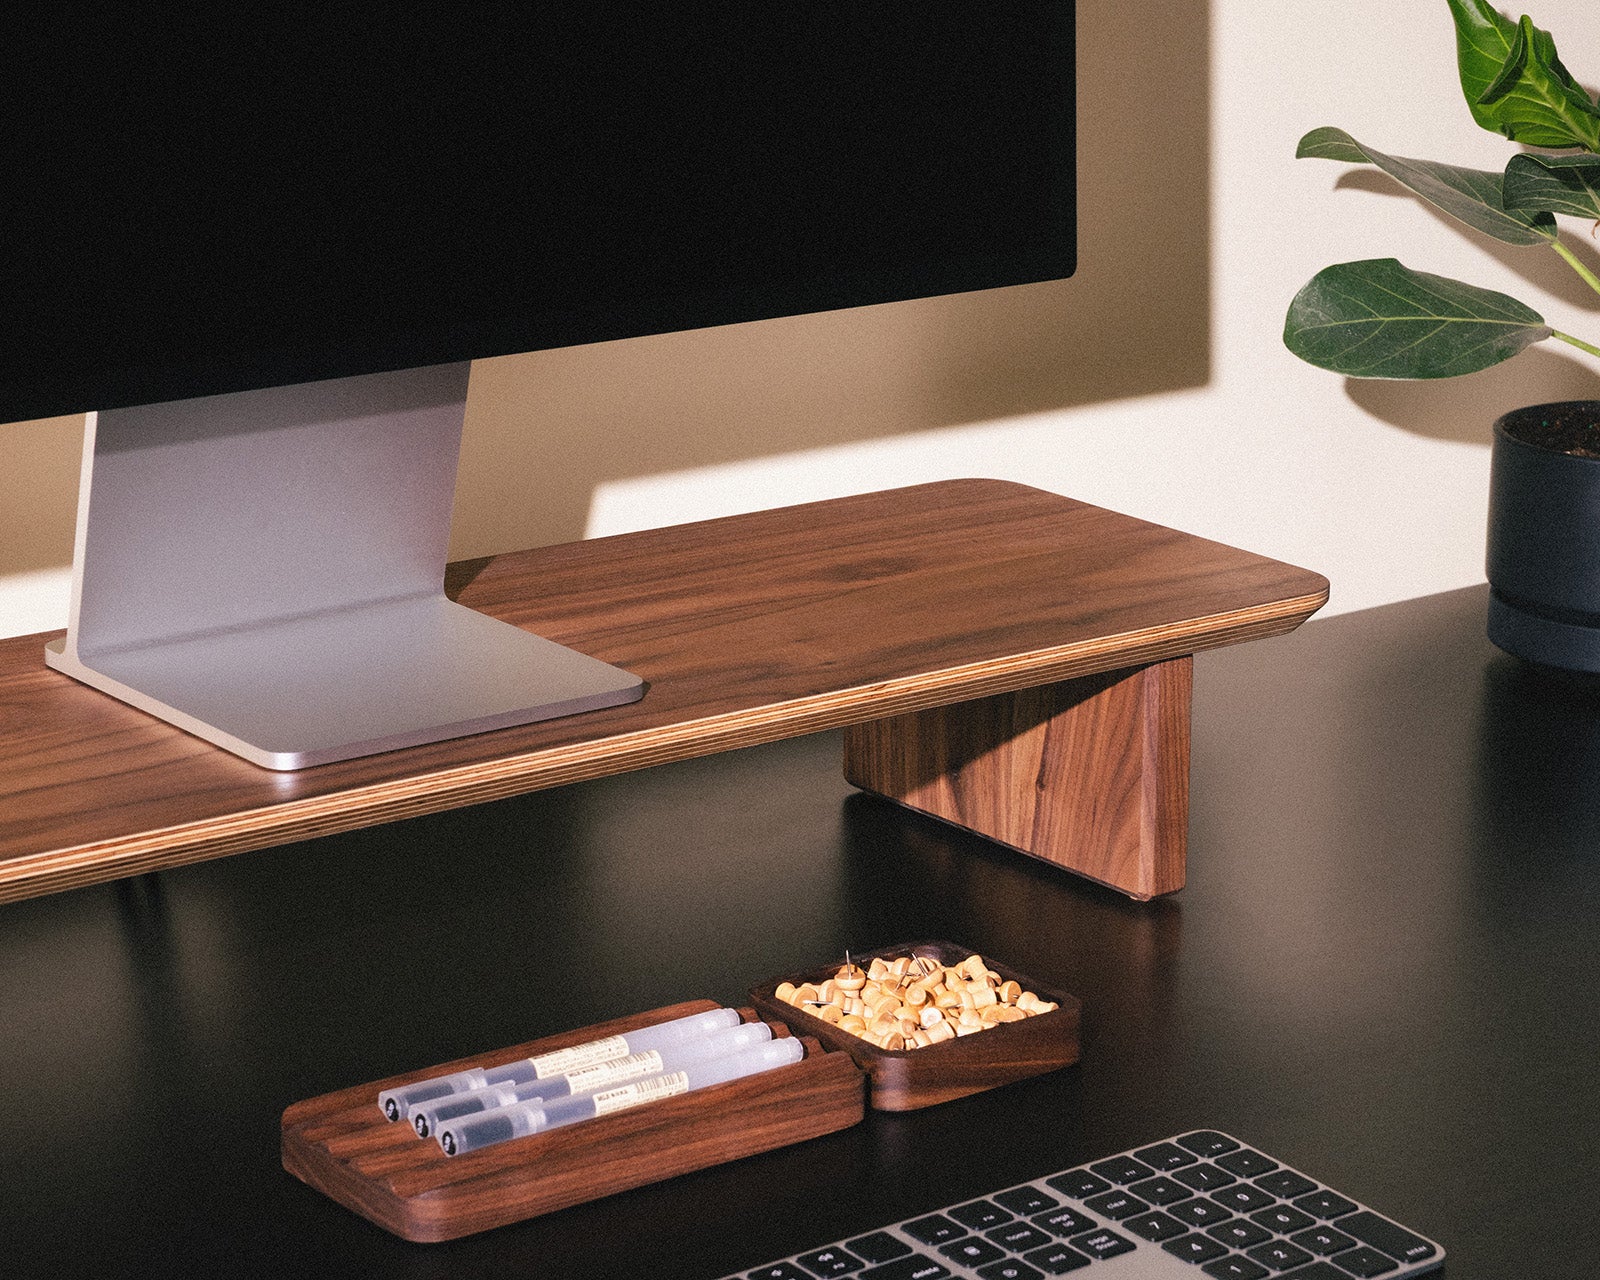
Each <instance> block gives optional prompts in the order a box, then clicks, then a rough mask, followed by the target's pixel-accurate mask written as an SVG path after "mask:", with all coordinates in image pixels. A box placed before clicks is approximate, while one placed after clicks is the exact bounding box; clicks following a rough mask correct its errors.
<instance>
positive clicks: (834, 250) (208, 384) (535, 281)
mask: <svg viewBox="0 0 1600 1280" xmlns="http://www.w3.org/2000/svg"><path fill="white" fill-rule="evenodd" d="M551 7H553V6H505V7H503V8H501V7H498V6H473V5H467V6H457V7H454V8H452V9H451V10H449V11H448V12H447V14H446V15H445V16H439V17H435V18H433V19H430V20H428V21H426V22H422V21H419V19H418V18H417V17H416V15H415V14H414V13H413V12H411V11H410V8H409V7H401V8H399V9H396V10H393V11H386V10H373V9H370V8H366V9H357V10H354V11H346V10H344V9H341V8H340V7H338V6H326V7H322V8H321V9H319V10H311V9H307V10H305V11H304V12H302V13H301V14H299V15H298V16H297V17H296V18H295V20H294V22H293V24H292V25H291V24H290V22H289V21H288V20H287V19H286V18H285V17H284V16H283V11H282V9H281V8H280V7H278V6H268V7H267V8H266V9H265V10H263V11H262V12H263V14H268V15H270V16H263V17H261V18H259V19H258V20H255V21H252V20H251V19H249V18H245V19H239V18H237V17H230V18H229V19H228V21H227V24H226V28H225V29H223V28H213V27H211V26H208V25H207V24H206V23H205V22H196V21H193V20H190V21H186V22H180V20H178V19H177V18H165V17H163V16H161V15H162V14H163V12H164V11H163V10H160V9H159V8H157V9H153V10H148V11H147V15H148V16H147V22H148V25H146V26H143V27H140V28H139V29H137V30H130V29H124V28H119V29H116V30H111V29H107V28H103V27H102V28H86V29H84V30H81V31H75V32H70V33H69V32H67V31H66V30H64V29H54V30H51V31H49V32H46V33H45V34H41V35H40V36H38V37H37V39H38V41H39V42H40V43H39V44H38V45H37V46H36V45H34V44H32V43H30V42H28V41H19V42H17V43H14V44H13V47H12V49H11V50H10V52H9V54H7V55H6V58H7V60H8V61H14V62H15V64H16V65H17V66H18V67H21V66H26V67H27V68H28V69H29V70H28V74H29V77H30V80H29V83H30V85H31V84H34V83H37V84H38V88H37V90H36V91H34V92H32V93H31V95H30V96H31V97H32V102H31V104H30V108H29V110H28V111H27V112H25V113H23V114H22V115H20V116H19V117H18V118H17V119H16V120H15V121H13V124H14V125H15V134H14V139H13V141H14V143H16V142H20V146H14V148H13V150H12V154H13V155H15V156H16V157H17V160H16V163H15V165H14V166H13V168H12V171H11V172H10V173H9V174H8V175H7V177H6V183H7V185H8V186H9V187H10V189H11V193H12V199H11V200H10V201H9V202H8V204H9V207H10V212H9V214H8V215H7V216H8V220H9V222H10V224H11V225H10V226H9V227H8V229H7V241H8V243H7V250H6V254H7V258H8V262H7V265H6V268H5V270H4V272H0V281H3V284H0V302H3V307H4V313H5V315H6V318H7V328H8V329H9V330H10V331H11V332H10V334H9V336H8V338H7V341H6V351H5V354H4V358H3V364H0V421H10V420H15V419H19V418H28V417H41V416H45V415H48V414H55V413H69V412H79V411H83V410H89V409H104V408H113V407H119V406H123V405H131V404H141V403H148V402H152V401H160V400H168V399H178V398H186V397H189V396H195V395H205V394H212V393H216V392H222V391H234V390H243V389H247V388H252V387H260V386H272V385H280V384H284V383H290V382H300V381H308V380H311V379H316V378H325V377H335V376H344V375H347V374H354V373H366V372H376V371H379V370H385V369H397V368H405V367H410V366H415V365H422V364H431V363H437V362H442V361H446V360H459V359H465V358H472V357H479V356H490V355H500V354H508V353H511V352H518V351H529V350H535V349H539V348H545V347H556V346H567V345H572V344H576V343H584V342H594V341H599V340H604V339H612V338H621V337H629V336H634V335H639V334H646V333H655V332H664V331H669V330H677V329H686V328H697V327H701V326H705V325H712V324H725V323H732V322H736V321H746V320H755V319H762V318H767V317H771V316H777V315H787V314H794V313H799V312H807V311H818V310H826V309H832V308H836V307H846V306H856V305H861V304H866V303H875V302H885V301H893V300H897V299H902V298H909V297H920V296H929V295H934V294H941V293H952V292H959V291H965V290H970V289H978V288H987V287H992V286H997V285H1007V284H1020V283H1026V282H1031V281H1036V280H1044V279H1056V278H1060V277H1063V276H1066V275H1070V274H1071V272H1072V269H1073V265H1074V254H1075V244H1074V189H1073V166H1072V159H1073V145H1072V143H1073V29H1072V5H1071V3H1070V2H1064V0H1035V2H1033V3H991V4H982V5H973V4H949V5H945V4H916V5H903V6H902V5H875V4H840V5H834V4H813V3H798V4H782V5H780V4H766V3H745V4H738V5H721V4H716V5H667V6H653V7H650V8H647V9H636V8H632V7H629V8H626V9H624V8H621V7H618V6H606V5H599V6H596V5H575V6H564V7H563V12H562V13H561V14H560V16H558V17H555V18H552V17H551V16H550V14H549V13H548V12H546V10H547V8H551ZM355 15H359V16H355ZM573 15H576V16H573Z"/></svg>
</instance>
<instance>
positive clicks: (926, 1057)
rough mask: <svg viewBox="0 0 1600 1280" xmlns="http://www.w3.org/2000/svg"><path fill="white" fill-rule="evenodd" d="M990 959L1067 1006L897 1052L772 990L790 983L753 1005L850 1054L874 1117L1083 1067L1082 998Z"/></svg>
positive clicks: (826, 968) (953, 955) (925, 946)
mask: <svg viewBox="0 0 1600 1280" xmlns="http://www.w3.org/2000/svg"><path fill="white" fill-rule="evenodd" d="M971 954H972V948H971V947H964V946H961V945H960V944H958V943H954V942H945V941H930V942H902V943H897V944H896V945H894V946H892V947H880V948H879V949H878V950H876V951H871V952H868V953H866V954H865V955H860V956H852V957H851V959H852V960H853V961H855V962H857V963H860V964H863V965H864V964H867V963H870V962H871V960H872V959H873V958H874V957H875V956H882V957H884V958H885V959H893V958H894V957H896V956H904V955H927V956H932V957H933V958H934V959H935V960H937V961H938V962H939V963H940V964H946V965H954V964H959V963H960V962H961V961H962V960H965V959H966V958H967V957H968V956H970V955H971ZM984 961H985V963H986V964H988V966H989V968H991V969H993V970H994V971H995V972H996V973H998V974H999V975H1000V976H1001V977H1002V978H1005V979H1008V980H1010V981H1013V982H1016V983H1019V984H1020V985H1021V986H1022V988H1023V989H1024V990H1025V991H1032V992H1033V993H1034V994H1035V995H1037V996H1039V997H1040V998H1041V999H1044V1000H1054V1001H1055V1002H1056V1004H1058V1005H1059V1006H1060V1008H1058V1009H1054V1010H1052V1011H1051V1012H1049V1013H1041V1014H1036V1015H1035V1016H1033V1017H1031V1018H1025V1019H1023V1020H1022V1021H1021V1022H1007V1023H1001V1024H1000V1025H998V1026H994V1027H990V1028H989V1029H988V1030H987V1031H980V1032H978V1033H977V1034H976V1035H970V1036H961V1037H959V1038H958V1039H955V1040H946V1041H944V1042H943V1043H942V1044H933V1045H928V1046H926V1047H924V1048H920V1049H900V1050H892V1049H880V1048H879V1047H878V1046H877V1045H875V1044H871V1043H870V1042H868V1041H866V1040H863V1039H862V1038H861V1037H860V1036H855V1035H851V1034H850V1033H849V1032H848V1031H841V1030H839V1028H838V1027H836V1026H833V1025H831V1024H829V1023H827V1022H824V1021H823V1020H822V1019H821V1018H817V1017H813V1016H812V1015H811V1014H810V1013H807V1012H806V1011H805V1010H804V1009H801V1008H797V1007H796V1006H794V1005H792V1004H787V1003H785V1002H784V1001H782V1000H779V999H778V998H777V996H775V995H774V994H773V992H774V991H775V990H776V989H777V986H778V984H779V983H780V982H782V981H784V978H773V979H772V980H771V981H769V982H764V983H762V984H761V985H760V986H759V987H756V988H755V989H753V990H752V991H751V992H750V1000H751V1002H752V1003H753V1004H754V1005H755V1007H756V1008H757V1010H759V1011H760V1013H761V1016H762V1017H764V1018H765V1019H766V1020H767V1021H768V1022H786V1023H788V1024H789V1026H790V1027H791V1028H793V1030H794V1033H795V1034H796V1035H799V1036H808V1037H814V1038H816V1039H817V1040H819V1041H821V1042H822V1043H823V1044H824V1045H826V1046H827V1047H828V1048H829V1049H833V1050H836V1051H838V1052H839V1053H844V1054H848V1055H850V1057H851V1058H852V1059H854V1061H855V1063H856V1065H857V1066H859V1067H860V1068H861V1069H862V1070H863V1071H865V1072H866V1073H867V1103H868V1105H869V1106H871V1107H872V1108H873V1109H874V1110H875V1111H915V1110H918V1109H920V1108H922V1107H931V1106H934V1105H935V1104H937V1103H940V1102H949V1101H951V1100H952V1099H954V1098H965V1097H967V1096H968V1095H970V1094H974V1093H982V1092H983V1091H984V1090H986V1089H993V1088H996V1087H998V1086H999V1085H1003V1084H1010V1083H1011V1082H1012V1081H1014V1080H1026V1079H1027V1078H1028V1077H1029V1076H1037V1075H1042V1074H1044V1073H1045V1072H1046V1071H1054V1070H1056V1069H1057V1068H1059V1067H1065V1066H1069V1065H1071V1064H1072V1063H1074V1062H1076V1061H1077V1060H1078V1054H1079V1043H1078V1037H1079V1028H1080V1025H1081V1022H1082V1013H1083V1005H1082V1003H1081V1002H1080V1001H1079V1000H1078V998H1077V997H1076V996H1073V995H1069V994H1067V993H1066V992H1064V991H1057V990H1056V989H1054V988H1052V987H1047V986H1044V985H1043V984H1041V983H1039V982H1037V981H1035V980H1034V979H1032V978H1030V977H1028V976H1027V975H1026V974H1023V973H1018V972H1017V971H1016V970H1015V969H1012V968H1009V967H1008V966H1006V965H1004V964H1001V963H1000V962H999V961H997V960H994V959H993V958H991V957H989V956H985V957H984ZM843 963H844V958H843V957H842V956H841V957H840V958H839V959H838V960H835V961H834V962H833V963H831V964H827V965H822V966H820V967H818V968H816V969H812V970H808V971H807V972H805V973H802V974H799V975H794V974H790V975H786V977H787V980H788V981H790V982H793V983H794V984H795V985H796V986H798V985H799V984H800V983H802V982H812V983H818V982H821V981H822V980H823V979H824V978H829V977H832V976H833V975H834V974H835V973H837V972H838V970H839V967H840V966H841V965H842V964H843Z"/></svg>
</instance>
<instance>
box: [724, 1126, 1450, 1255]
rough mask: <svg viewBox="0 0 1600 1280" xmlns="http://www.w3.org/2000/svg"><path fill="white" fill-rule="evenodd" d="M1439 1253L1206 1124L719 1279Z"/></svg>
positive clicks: (1411, 1233) (1431, 1244) (1430, 1244)
mask: <svg viewBox="0 0 1600 1280" xmlns="http://www.w3.org/2000/svg"><path fill="white" fill-rule="evenodd" d="M1443 1263H1444V1250H1443V1249H1442V1248H1440V1247H1439V1245H1437V1244H1436V1243H1434V1242H1433V1241H1432V1240H1428V1239H1425V1238H1423V1237H1422V1236H1420V1235H1418V1234H1416V1232H1414V1231H1409V1230H1407V1229H1406V1228H1405V1227H1402V1226H1400V1225H1399V1224H1397V1223H1395V1222H1393V1221H1391V1220H1390V1219H1388V1218H1385V1217H1381V1216H1380V1215H1378V1214H1376V1213H1374V1212H1373V1211H1372V1210H1371V1209H1368V1208H1367V1207H1366V1206H1365V1205H1363V1204H1360V1203H1358V1202H1357V1201H1355V1200H1352V1199H1350V1198H1349V1197H1348V1196H1344V1195H1340V1194H1339V1193H1338V1192H1337V1191H1334V1190H1333V1189H1332V1188H1331V1187H1329V1186H1327V1185H1326V1184H1325V1183H1322V1182H1319V1181H1317V1179H1315V1178H1310V1177H1307V1176H1306V1175H1305V1174H1303V1173H1301V1172H1300V1171H1299V1170H1297V1169H1291V1168H1290V1167H1289V1166H1288V1165H1286V1164H1284V1163H1283V1162H1282V1161H1280V1160H1274V1159H1273V1158H1272V1157H1271V1156H1269V1155H1266V1154H1265V1153H1264V1152H1261V1151H1259V1150H1257V1149H1256V1148H1254V1147H1250V1146H1247V1145H1245V1144H1244V1143H1242V1142H1240V1141H1238V1140H1237V1139H1236V1138H1230V1137H1229V1136H1228V1135H1227V1134H1225V1133H1218V1132H1216V1131H1215V1130H1212V1129H1201V1130H1196V1131H1195V1132H1192V1133H1185V1134H1181V1135H1179V1136H1177V1137H1175V1138H1169V1139H1167V1140H1166V1141H1164V1142H1156V1143H1152V1144H1150V1145H1148V1146H1143V1147H1137V1148H1135V1149H1134V1150H1132V1151H1126V1152H1124V1153H1123V1154H1121V1155H1118V1156H1112V1157H1111V1158H1110V1159H1108V1160H1096V1161H1093V1162H1091V1163H1089V1164H1085V1165H1081V1166H1079V1167H1076V1168H1072V1169H1066V1170H1063V1171H1062V1172H1061V1173H1057V1174H1052V1175H1050V1176H1049V1177H1044V1178H1036V1179H1034V1180H1033V1181H1032V1182H1023V1183H1020V1184H1018V1185H1017V1186H1014V1187H1007V1188H1005V1190H1003V1191H996V1192H994V1193H993V1194H991V1195H987V1196H984V1197H982V1198H981V1199H978V1200H965V1201H962V1202H960V1203H958V1204H954V1205H951V1206H949V1207H948V1208H945V1209H940V1210H938V1211H937V1212H935V1213H924V1214H919V1215H917V1216H916V1217H914V1218H908V1219H906V1221H904V1222H897V1223H894V1224H893V1225H892V1226H887V1227H884V1228H882V1229H880V1230H877V1231H870V1232H867V1233H866V1234H865V1235H860V1236H855V1237H852V1238H851V1239H848V1240H840V1241H837V1242H836V1243H834V1244H829V1245H824V1246H822V1247H821V1248H817V1249H808V1250H807V1251H806V1252H804V1253H800V1254H796V1255H795V1256H794V1257H791V1258H785V1259H782V1260H780V1261H777V1262H769V1263H767V1264H766V1265H764V1266H760V1267H755V1268H753V1269H752V1270H749V1271H741V1272H739V1273H738V1274H737V1275H735V1276H729V1277H725V1280H817V1277H827V1276H848V1277H850V1280H947V1278H950V1277H960V1278H961V1280H974V1278H976V1280H1043V1278H1044V1277H1047V1276H1062V1275H1072V1276H1075V1277H1079V1278H1080V1280H1184V1277H1188V1278H1189V1280H1202V1277H1204V1280H1267V1278H1268V1277H1272V1280H1350V1278H1351V1277H1352V1276H1356V1277H1369V1276H1382V1277H1384V1278H1385V1280H1405V1278H1406V1277H1410V1276H1420V1275H1424V1274H1426V1273H1428V1272H1431V1271H1435V1270H1437V1269H1438V1268H1439V1267H1440V1266H1442V1265H1443Z"/></svg>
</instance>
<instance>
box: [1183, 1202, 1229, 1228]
mask: <svg viewBox="0 0 1600 1280" xmlns="http://www.w3.org/2000/svg"><path fill="white" fill-rule="evenodd" d="M1167 1212H1168V1213H1170V1214H1171V1215H1172V1216H1173V1217H1174V1218H1176V1219H1177V1220H1178V1221H1179V1222H1183V1223H1187V1224H1188V1225H1189V1226H1191V1227H1209V1226H1211V1225H1212V1224H1213V1223H1217V1222H1226V1221H1227V1220H1228V1219H1229V1218H1231V1217H1233V1215H1232V1214H1231V1213H1229V1212H1228V1211H1227V1210H1226V1209H1224V1208H1223V1207H1222V1206H1221V1205H1220V1204H1215V1203H1213V1202H1212V1201H1210V1200H1184V1201H1183V1202H1181V1203H1179V1204H1173V1205H1168V1206H1167Z"/></svg>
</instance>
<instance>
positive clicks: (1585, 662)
mask: <svg viewBox="0 0 1600 1280" xmlns="http://www.w3.org/2000/svg"><path fill="white" fill-rule="evenodd" d="M1584 419H1586V420H1587V421H1589V422H1600V400H1569V401H1563V402H1560V403H1557V404H1542V405H1529V406H1527V407H1526V408H1522V409H1513V410H1512V411H1511V412H1510V413H1508V414H1505V415H1504V416H1503V417H1501V418H1500V419H1499V420H1498V421H1497V422H1496V423H1495V424H1494V443H1493V446H1492V449H1491V452H1490V465H1489V555H1488V569H1489V588H1490V590H1489V639H1490V640H1492V641H1494V643H1495V644H1497V645H1499V646H1500V648H1502V649H1504V650H1505V651H1506V652H1507V653H1512V654H1515V655H1516V656H1517V657H1519V658H1525V659H1527V660H1528V661H1530V662H1537V663H1541V664H1543V665H1546V666H1551V667H1562V668H1565V669H1566V670H1569V671H1600V458H1591V457H1582V456H1579V455H1576V454H1571V453H1563V452H1560V451H1558V450H1557V449H1555V448H1550V447H1546V446H1545V445H1543V444H1533V443H1529V441H1528V440H1526V439H1523V438H1521V437H1520V435H1519V432H1522V431H1528V430H1530V429H1535V428H1540V427H1544V426H1546V425H1554V426H1560V425H1561V424H1563V423H1578V422H1579V421H1581V420H1584Z"/></svg>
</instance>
